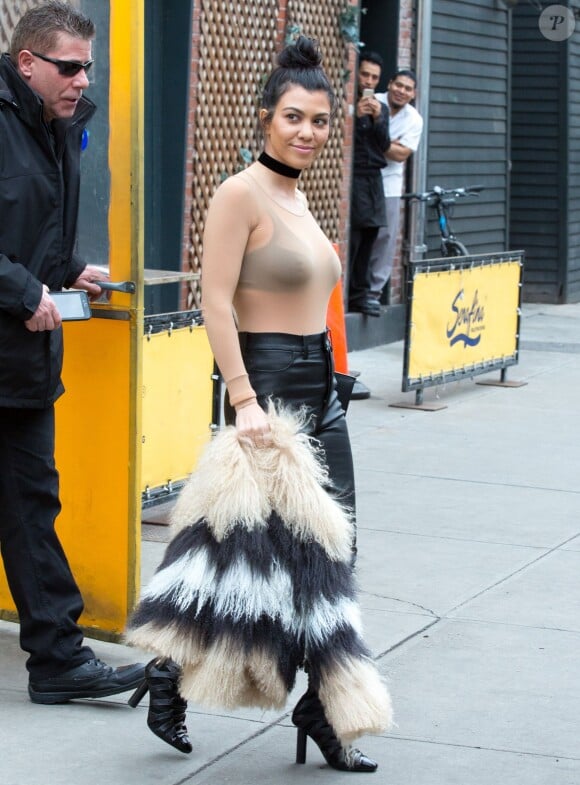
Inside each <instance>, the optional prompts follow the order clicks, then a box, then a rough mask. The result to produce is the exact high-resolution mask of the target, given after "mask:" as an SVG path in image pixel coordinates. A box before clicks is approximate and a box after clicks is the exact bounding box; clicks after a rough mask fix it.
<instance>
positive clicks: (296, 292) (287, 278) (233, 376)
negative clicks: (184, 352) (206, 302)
mask: <svg viewBox="0 0 580 785" xmlns="http://www.w3.org/2000/svg"><path fill="white" fill-rule="evenodd" d="M236 177H237V178H241V179H242V180H243V181H244V182H245V183H247V185H248V190H249V193H248V198H250V199H252V200H254V201H255V203H256V207H257V214H258V215H259V216H260V218H259V223H258V225H257V226H256V227H255V229H254V230H253V232H252V235H251V237H250V241H249V242H248V245H247V246H246V249H245V252H244V256H243V260H242V264H241V268H240V274H239V279H238V284H237V287H236V290H235V293H234V296H233V305H234V309H235V314H236V320H237V327H238V330H239V331H240V332H258V333H259V332H277V333H290V334H294V335H311V334H314V333H320V332H323V331H324V330H325V328H326V309H327V306H328V300H329V297H330V294H331V292H332V289H333V288H334V286H335V284H336V283H337V281H338V279H339V278H340V273H341V267H340V261H339V259H338V256H337V255H336V253H335V252H334V250H333V248H332V245H331V244H330V242H329V240H328V238H327V237H326V236H325V235H324V233H323V232H322V230H321V229H320V227H319V226H318V224H317V223H316V221H315V220H314V218H313V216H312V214H311V213H310V211H309V210H308V206H307V203H306V198H305V197H304V196H303V194H299V196H300V197H301V199H302V202H303V209H300V210H299V214H295V213H294V212H291V211H290V210H288V209H286V208H285V207H283V206H281V205H279V204H278V203H277V202H275V201H274V199H272V198H271V197H270V196H269V195H268V194H267V193H266V191H265V190H264V189H263V188H262V187H261V185H260V184H259V183H258V182H257V180H256V179H255V178H254V177H253V176H252V175H251V173H250V172H249V171H247V170H246V171H244V172H241V173H240V174H238V175H236ZM232 324H233V322H232ZM234 329H235V328H234ZM212 332H213V336H212V338H213V340H212V345H213V349H214V354H215V355H216V359H217V360H218V365H219V366H220V370H221V372H222V375H223V377H224V379H225V381H226V385H227V387H228V392H229V394H230V400H231V402H232V404H233V405H235V404H238V403H240V402H242V401H244V400H246V399H251V398H253V397H254V392H253V390H252V388H251V386H250V383H249V381H248V377H247V374H246V372H245V368H244V367H243V361H242V360H241V353H240V351H239V347H238V345H237V338H235V336H234V339H233V340H232V335H231V334H230V331H229V330H225V331H224V330H220V331H219V332H220V333H221V336H216V334H215V331H212ZM216 337H217V338H218V343H219V344H220V345H216ZM220 337H221V338H223V341H222V340H219V338H220ZM230 341H231V343H232V344H233V345H230V346H227V345H224V344H226V343H227V344H230Z"/></svg>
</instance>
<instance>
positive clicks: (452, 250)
mask: <svg viewBox="0 0 580 785" xmlns="http://www.w3.org/2000/svg"><path fill="white" fill-rule="evenodd" d="M441 249H442V251H443V255H444V256H467V255H468V254H469V251H468V250H467V248H466V247H465V246H464V245H463V243H462V242H460V241H459V240H455V239H453V240H451V239H450V240H442V241H441Z"/></svg>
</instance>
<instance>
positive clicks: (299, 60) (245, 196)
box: [131, 37, 380, 772]
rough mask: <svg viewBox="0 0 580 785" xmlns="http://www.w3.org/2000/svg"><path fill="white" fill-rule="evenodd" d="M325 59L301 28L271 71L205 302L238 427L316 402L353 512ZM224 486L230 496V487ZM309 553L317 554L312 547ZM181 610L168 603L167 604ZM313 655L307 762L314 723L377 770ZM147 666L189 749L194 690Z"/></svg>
mask: <svg viewBox="0 0 580 785" xmlns="http://www.w3.org/2000/svg"><path fill="white" fill-rule="evenodd" d="M320 63H321V56H320V53H319V51H318V49H317V48H316V45H315V43H314V42H313V41H312V40H311V39H308V38H305V37H300V38H299V39H298V41H297V42H296V43H295V44H293V45H291V46H289V47H287V48H286V49H285V50H284V51H283V52H282V53H281V54H280V56H279V59H278V67H277V68H276V69H275V70H274V71H273V73H272V74H271V76H270V78H269V79H268V81H267V82H266V85H265V87H264V91H263V96H262V102H261V108H260V123H261V126H262V129H263V132H264V140H265V144H264V152H263V153H262V154H261V155H260V157H259V159H258V161H257V162H256V163H254V164H252V165H251V166H250V167H249V168H248V169H246V170H244V171H243V172H240V173H239V174H237V175H235V176H233V177H231V178H229V179H228V180H226V181H225V182H224V183H223V184H222V185H221V186H220V187H219V188H218V190H217V191H216V194H215V196H214V198H213V200H212V202H211V205H210V208H209V212H208V215H207V220H206V225H205V232H204V254H203V261H202V275H203V303H202V307H203V312H204V317H205V323H206V327H207V334H208V337H209V340H210V343H211V347H212V350H213V352H214V355H215V358H216V361H217V363H218V365H219V368H220V371H221V373H222V376H223V378H224V380H225V384H226V387H227V395H226V420H227V422H228V424H235V428H236V430H237V438H238V439H239V440H240V441H241V442H245V443H249V444H250V445H251V449H252V450H255V451H257V453H256V455H258V454H260V455H261V454H264V453H265V452H268V451H267V450H265V449H264V448H267V447H268V446H269V445H270V444H271V443H272V441H273V439H274V438H275V437H276V438H277V434H276V433H275V432H273V431H272V430H271V426H270V422H271V420H269V417H268V414H267V411H266V410H267V409H268V405H267V401H268V399H270V398H272V399H274V400H278V401H280V402H281V403H282V404H283V405H284V406H285V407H286V408H288V409H290V410H299V409H303V407H306V411H307V414H308V418H307V420H306V425H305V428H306V429H307V432H308V434H309V435H310V436H311V437H313V438H314V439H315V440H316V442H317V443H318V444H319V445H320V447H321V449H322V454H323V458H324V461H325V464H326V467H327V469H328V478H329V479H330V482H331V484H332V486H333V488H332V491H333V493H337V494H338V496H339V497H340V501H341V503H342V504H343V506H344V507H346V508H347V509H349V510H350V511H351V512H352V514H354V480H353V466H352V456H351V449H350V442H349V437H348V432H347V428H346V422H345V418H344V411H343V409H342V407H341V405H340V403H339V400H338V397H337V393H336V382H335V379H334V372H333V362H332V354H331V348H330V344H329V341H328V338H327V335H326V329H325V325H326V310H327V304H328V300H329V297H330V294H331V291H332V289H333V288H334V286H335V284H336V282H337V281H338V279H339V277H340V272H341V268H340V262H339V260H338V258H337V256H336V254H335V253H334V251H333V249H332V246H331V244H330V242H329V241H328V239H327V238H326V237H325V236H324V234H323V233H322V231H321V229H320V227H319V226H318V225H317V224H316V222H315V220H314V218H313V216H312V214H311V213H310V211H309V210H308V206H307V203H306V199H305V197H304V195H303V194H302V193H301V192H300V191H299V190H298V189H297V187H296V184H297V178H298V176H299V175H300V172H301V171H302V169H304V168H306V167H307V166H309V165H310V164H312V162H313V161H314V160H315V158H316V157H317V155H318V154H319V153H320V151H321V150H322V148H323V146H324V144H325V143H326V141H327V139H328V136H329V132H330V126H331V120H332V116H333V114H334V110H335V101H336V99H335V96H334V93H333V91H332V89H331V87H330V84H329V82H328V79H327V77H326V75H325V73H324V71H323V70H322V68H321V66H320ZM304 485H306V483H305V482H303V487H304ZM321 493H322V496H323V497H324V496H325V494H324V492H321ZM224 496H228V491H227V490H226V491H225V493H224ZM194 498H197V497H196V495H195V494H194ZM191 501H193V500H191ZM180 502H181V506H182V507H184V506H185V507H187V505H188V504H189V501H188V500H187V498H186V497H184V496H183V495H182V497H181V498H180ZM191 506H195V504H192V505H191ZM194 517H195V516H194ZM352 531H354V528H353V529H352ZM343 532H345V534H346V539H345V546H346V550H345V553H344V556H343V560H342V562H341V565H339V566H338V567H337V568H336V569H337V570H338V571H339V572H340V570H341V569H342V570H343V571H344V572H345V573H346V574H347V575H348V576H350V577H351V575H352V559H351V560H350V561H351V564H349V556H348V542H349V540H348V537H349V536H350V535H349V534H348V532H350V521H349V520H348V518H347V517H345V528H344V529H343ZM186 536H189V535H187V534H186ZM204 536H205V535H204ZM223 547H226V546H225V545H224V546H223ZM306 547H307V548H308V547H311V548H312V546H306ZM170 551H171V546H170V548H169V549H168V554H169V555H166V560H165V561H164V564H162V565H161V567H160V571H159V573H158V574H159V576H160V577H159V580H160V581H161V582H162V583H163V581H164V578H163V575H164V574H165V573H164V570H165V572H167V569H170V568H168V564H169V563H170V562H171V561H172V559H173V556H172V555H171V553H170ZM352 552H353V554H354V544H353V545H352ZM311 553H313V551H311ZM173 555H175V554H173ZM308 558H309V559H310V560H312V563H314V561H313V560H314V558H315V557H314V556H313V555H311V556H310V557H307V560H308ZM316 569H317V570H318V569H319V568H318V567H317V568H316ZM333 569H334V568H333ZM317 574H318V573H317ZM350 577H349V579H350ZM205 590H206V591H207V586H206V588H205ZM153 594H155V590H154V591H153ZM170 594H171V595H172V602H174V601H175V593H174V592H173V591H169V590H167V587H165V588H164V589H163V590H162V591H161V593H160V595H159V596H160V598H161V601H160V603H159V608H158V611H159V612H158V617H157V618H158V620H159V618H160V619H161V622H160V623H161V624H162V622H163V613H164V611H163V602H164V601H165V600H164V599H163V598H164V597H165V598H166V597H168V596H169V595H170ZM299 594H300V592H299ZM330 601H332V598H330ZM148 602H149V606H148V605H147V603H148ZM155 603H156V600H155V599H152V597H149V598H147V597H146V598H145V600H144V602H143V604H142V605H141V607H140V609H138V611H137V613H136V615H135V617H134V620H133V624H132V627H133V633H132V634H133V636H134V637H133V641H134V642H135V643H136V644H137V645H140V644H141V643H143V641H145V642H147V641H148V640H149V638H148V636H147V633H146V632H145V633H144V635H145V637H144V638H141V637H139V635H140V633H139V630H140V629H145V630H146V628H147V627H148V623H149V622H150V621H151V620H154V616H153V615H151V613H152V612H157V611H152V608H153V609H154V608H155ZM170 605H171V603H170ZM174 607H175V606H174V605H171V608H174ZM192 607H193V606H192ZM199 608H200V606H199V605H198V606H197V610H196V611H195V613H194V615H195V616H198V614H199ZM173 612H174V611H173V610H171V609H170V608H169V605H168V610H167V617H168V618H169V617H170V615H171V614H172V613H173ZM272 637H276V636H275V635H274V636H271V638H272ZM152 648H153V650H155V647H152ZM159 648H161V647H159ZM294 655H295V656H293V658H292V662H291V665H290V667H289V671H290V674H289V678H288V684H290V683H291V682H292V679H293V676H292V672H293V673H295V668H296V666H297V665H298V664H300V662H303V659H304V656H305V648H304V643H303V644H302V645H299V646H298V648H297V651H296V652H295V653H294ZM321 656H322V655H321ZM311 659H312V661H311V662H310V665H309V664H308V663H306V666H305V667H306V669H307V670H308V671H309V688H308V690H307V692H306V693H305V694H304V695H303V696H302V697H301V698H300V700H299V702H298V704H297V706H296V708H295V709H294V712H293V714H292V721H293V723H294V724H295V725H296V726H297V728H298V747H297V762H300V763H304V762H305V753H306V738H307V736H310V737H311V738H312V739H313V740H314V741H315V743H316V744H317V745H318V746H319V748H320V750H321V752H322V754H323V755H324V757H325V759H326V761H327V762H328V764H329V765H330V766H332V767H333V768H335V769H339V770H343V771H360V772H364V771H374V770H375V769H376V768H377V764H376V763H375V762H374V761H373V760H371V759H370V758H368V757H367V756H365V755H363V753H361V752H360V751H359V750H357V749H353V748H351V747H348V748H347V747H343V745H342V743H341V741H340V740H339V738H338V736H337V733H336V732H335V730H334V728H333V726H332V725H331V724H330V722H329V721H328V719H327V717H326V715H325V710H324V707H323V703H324V700H325V699H326V693H325V692H324V689H325V687H324V679H322V680H321V677H320V673H321V667H320V666H321V663H322V659H320V658H319V657H316V660H314V659H313V658H311ZM148 669H149V670H148V680H147V683H146V684H145V685H144V686H143V688H142V689H141V690H139V691H138V693H136V695H135V696H134V699H132V701H131V703H132V705H136V704H137V702H138V700H139V699H140V697H142V695H143V694H144V692H145V691H146V690H147V687H149V689H150V691H151V703H150V711H149V718H148V722H149V726H150V728H151V729H152V730H153V732H154V733H157V735H159V736H160V737H161V738H163V739H164V740H165V741H167V742H168V743H169V744H172V745H173V746H175V747H176V748H177V749H180V750H181V751H183V752H189V751H190V750H191V744H190V742H189V739H188V738H187V731H186V730H185V726H184V717H185V702H184V700H183V699H182V698H181V697H180V696H179V694H178V690H177V680H178V678H179V669H178V667H177V666H175V664H174V663H172V662H171V661H170V660H169V659H167V658H166V659H161V660H154V661H153V662H152V663H150V664H149V666H148ZM183 676H185V671H184V674H183ZM183 686H184V685H183V680H182V684H181V687H182V688H183ZM342 686H344V684H343V685H342ZM319 688H320V696H322V697H323V699H324V700H323V701H321V699H320V697H319ZM379 691H380V690H379ZM339 693H340V690H339ZM325 705H328V702H327V703H325ZM344 710H345V711H347V710H348V709H347V707H344ZM335 716H336V715H335ZM337 727H338V726H337Z"/></svg>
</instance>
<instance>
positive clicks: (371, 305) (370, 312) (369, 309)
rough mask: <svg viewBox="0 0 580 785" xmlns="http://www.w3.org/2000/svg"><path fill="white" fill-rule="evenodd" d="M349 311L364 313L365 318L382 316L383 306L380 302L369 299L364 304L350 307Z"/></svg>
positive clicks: (355, 304)
mask: <svg viewBox="0 0 580 785" xmlns="http://www.w3.org/2000/svg"><path fill="white" fill-rule="evenodd" d="M348 310H349V311H350V312H351V313H352V312H354V313H364V314H365V316H380V315H381V306H380V303H379V301H378V300H373V299H368V300H365V301H364V302H363V303H354V304H353V305H349V307H348Z"/></svg>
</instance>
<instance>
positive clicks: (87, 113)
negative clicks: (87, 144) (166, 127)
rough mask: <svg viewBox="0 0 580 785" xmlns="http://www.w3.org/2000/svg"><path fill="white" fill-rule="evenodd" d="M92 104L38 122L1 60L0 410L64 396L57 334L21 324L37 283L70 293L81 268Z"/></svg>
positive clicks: (26, 93) (29, 98) (31, 95)
mask: <svg viewBox="0 0 580 785" xmlns="http://www.w3.org/2000/svg"><path fill="white" fill-rule="evenodd" d="M94 111H95V106H94V104H93V103H92V102H91V101H89V100H88V99H86V98H84V97H83V98H81V100H80V102H79V104H78V106H77V109H76V112H75V115H74V117H73V118H72V119H70V120H57V121H54V122H53V123H52V133H51V132H50V130H49V127H48V125H47V124H46V123H45V121H44V120H43V105H42V100H41V99H40V98H39V96H38V95H37V94H36V93H35V92H34V91H32V90H31V89H30V88H29V87H28V85H27V84H26V82H25V81H24V80H23V79H22V78H21V77H20V76H19V74H18V72H17V71H16V69H15V67H14V65H13V63H12V61H11V60H10V58H9V57H8V55H3V56H2V58H0V406H1V407H16V408H44V407H47V406H50V405H51V404H52V403H53V402H54V401H55V400H56V399H57V398H58V397H59V395H61V393H62V392H63V386H62V382H61V379H60V374H61V370H62V355H63V346H62V330H61V329H58V330H52V331H44V332H35V333H33V332H30V331H29V330H27V329H26V327H25V325H24V322H25V321H26V320H27V319H30V317H31V316H32V315H33V313H34V311H35V310H36V308H37V307H38V304H39V303H40V299H41V296H42V284H46V285H47V286H48V287H49V289H61V288H62V287H66V286H70V285H71V284H72V283H74V281H76V279H77V278H78V276H79V275H80V273H81V272H82V271H83V269H84V267H85V264H84V262H82V261H81V260H80V259H79V258H78V257H77V256H76V255H75V252H74V247H75V242H76V230H77V216H78V205H79V180H80V177H79V175H80V171H79V170H80V152H81V138H82V133H83V130H84V128H85V125H86V123H87V121H88V120H89V119H90V117H91V116H92V115H93V113H94Z"/></svg>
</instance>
